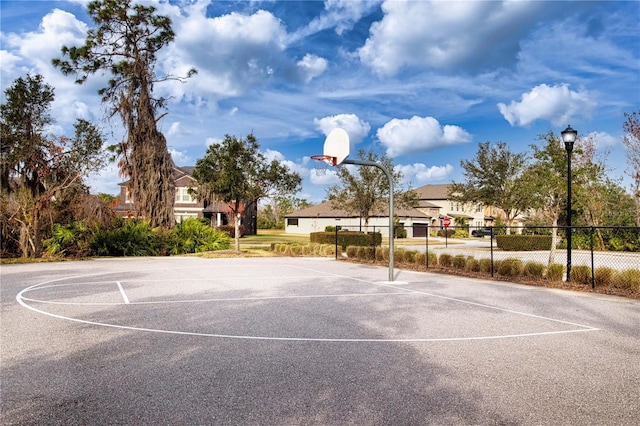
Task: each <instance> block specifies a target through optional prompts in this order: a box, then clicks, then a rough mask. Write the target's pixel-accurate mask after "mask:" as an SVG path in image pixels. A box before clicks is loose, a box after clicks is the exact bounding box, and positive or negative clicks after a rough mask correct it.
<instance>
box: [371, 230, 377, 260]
mask: <svg viewBox="0 0 640 426" xmlns="http://www.w3.org/2000/svg"><path fill="white" fill-rule="evenodd" d="M371 243H372V244H373V263H376V226H375V225H373V235H371Z"/></svg>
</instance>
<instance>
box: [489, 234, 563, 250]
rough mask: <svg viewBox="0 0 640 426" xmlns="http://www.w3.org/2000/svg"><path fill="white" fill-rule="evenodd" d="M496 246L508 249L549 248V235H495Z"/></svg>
mask: <svg viewBox="0 0 640 426" xmlns="http://www.w3.org/2000/svg"><path fill="white" fill-rule="evenodd" d="M495 239H496V244H497V245H498V248H500V249H502V250H505V251H509V250H517V251H527V250H549V249H550V248H551V241H552V240H551V235H497V236H496V237H495Z"/></svg>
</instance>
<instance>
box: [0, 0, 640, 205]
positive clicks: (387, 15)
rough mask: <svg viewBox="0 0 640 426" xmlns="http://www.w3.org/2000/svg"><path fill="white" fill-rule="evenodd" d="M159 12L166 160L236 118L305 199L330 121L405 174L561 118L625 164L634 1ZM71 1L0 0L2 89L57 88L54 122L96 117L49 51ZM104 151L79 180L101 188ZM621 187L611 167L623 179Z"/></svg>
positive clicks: (348, 1) (529, 133)
mask: <svg viewBox="0 0 640 426" xmlns="http://www.w3.org/2000/svg"><path fill="white" fill-rule="evenodd" d="M144 3H145V4H154V5H155V6H156V7H157V8H158V12H159V13H160V14H163V15H167V16H169V17H171V19H172V22H173V28H174V31H175V33H176V39H175V41H174V42H173V43H172V44H171V45H169V46H168V47H167V48H166V50H165V51H164V52H162V54H161V55H160V57H159V62H158V66H157V70H156V71H157V74H158V75H164V74H173V75H184V74H186V72H187V70H188V69H190V68H192V67H195V68H196V69H197V70H198V74H197V75H196V76H195V77H194V78H192V79H190V80H188V82H186V83H184V84H181V83H177V82H169V83H163V84H158V85H156V87H155V89H156V91H157V93H158V94H160V95H164V96H171V101H170V102H169V105H168V115H166V116H165V117H164V118H163V119H162V120H161V121H160V127H161V130H162V131H163V133H164V134H165V136H166V138H167V141H168V145H169V149H170V151H171V153H172V156H173V158H174V161H175V163H176V164H177V165H179V166H187V165H194V164H195V162H196V160H197V159H198V158H201V157H203V156H204V154H205V151H206V149H207V146H208V145H209V144H211V143H216V142H217V141H220V140H221V139H223V138H224V135H225V134H231V135H235V136H238V137H244V136H246V135H247V134H248V133H250V132H253V133H254V134H255V135H256V137H257V138H258V140H259V142H260V145H261V148H262V150H263V151H264V153H265V154H266V155H267V156H268V157H269V158H275V159H278V160H280V161H282V162H283V163H284V164H286V165H288V166H289V167H290V168H291V169H292V170H294V171H296V172H298V173H300V174H301V175H302V176H303V178H304V183H303V190H302V191H301V192H300V193H298V194H297V196H298V197H300V198H305V199H307V200H308V201H311V202H319V201H322V199H323V198H324V197H325V195H326V188H327V187H328V186H329V185H331V184H334V183H336V182H337V181H336V180H335V179H336V177H335V173H334V171H333V170H331V169H330V170H328V172H327V173H326V174H325V175H320V174H317V173H316V171H315V167H314V166H315V165H314V162H313V160H310V159H309V156H311V155H313V154H321V153H322V151H323V144H324V140H325V137H326V135H327V134H328V133H329V132H330V131H331V130H333V129H334V128H335V127H342V128H344V129H345V130H346V131H347V132H348V133H349V135H350V140H351V144H352V147H351V151H352V153H353V152H355V151H357V150H359V149H369V148H370V147H374V148H375V149H376V150H377V152H378V153H382V152H386V153H387V154H388V155H389V156H390V157H392V159H393V162H394V164H395V166H396V167H397V168H400V170H401V171H402V172H403V174H404V176H405V185H410V186H412V187H418V186H421V185H425V184H428V183H448V182H451V181H452V180H455V181H457V182H460V181H462V180H463V177H462V169H461V167H460V161H461V160H462V159H466V160H470V159H473V157H474V155H475V153H476V152H477V148H478V143H482V142H486V141H490V142H506V143H507V145H508V147H509V149H511V150H512V151H514V152H521V151H530V149H529V146H530V145H531V144H535V143H539V142H538V141H537V138H538V135H540V134H544V133H546V132H548V131H549V130H552V131H553V132H555V133H557V134H559V132H560V131H561V130H563V129H564V128H565V127H566V126H567V125H568V124H571V126H572V127H573V128H575V129H577V130H578V131H579V133H580V136H581V137H583V138H592V139H593V140H594V141H595V142H596V146H597V147H598V152H599V154H600V155H601V156H603V157H602V158H606V163H607V164H608V165H609V166H610V170H609V173H610V175H611V176H613V177H618V178H624V176H625V169H626V168H627V165H626V157H625V153H624V145H623V144H622V123H623V122H624V116H623V114H624V113H625V112H627V113H630V112H633V111H638V110H639V109H640V24H639V22H640V19H639V17H640V2H636V1H633V2H616V1H604V2H597V1H586V2H579V1H571V2H559V1H558V2H544V1H532V2H526V1H468V2H465V1H459V2H445V1H433V2H432V1H410V2H406V1H400V0H394V1H366V2H360V1H353V0H326V1H324V2H322V1H320V2H315V1H176V2H174V1H172V2H164V1H163V2H158V1H145V2H144ZM85 5H86V2H81V1H5V0H3V1H2V2H0V8H1V10H0V12H1V37H0V40H1V49H0V64H1V86H2V102H4V101H5V100H4V91H5V90H6V88H7V87H8V86H9V85H10V84H11V83H12V82H13V81H14V80H15V79H16V78H18V77H20V76H25V75H26V74H27V73H33V74H35V73H39V74H42V75H43V76H44V77H45V81H46V82H47V83H48V84H50V85H52V86H53V87H54V88H55V89H56V100H55V102H54V104H53V106H52V115H53V116H54V117H55V118H56V119H57V123H56V125H55V126H54V127H53V128H52V132H54V133H56V132H57V133H64V134H69V135H70V134H71V130H70V129H71V126H72V124H73V122H74V121H75V119H76V118H78V117H82V118H85V119H89V120H92V121H95V122H98V123H100V124H101V125H102V126H103V128H104V133H105V136H106V137H107V139H108V142H109V143H114V142H116V141H118V140H120V139H121V137H122V132H121V130H120V125H119V123H118V121H117V120H113V119H112V121H111V122H109V121H106V120H105V119H104V114H103V111H104V109H103V107H101V105H100V100H99V97H98V95H97V93H96V92H97V90H98V89H99V88H100V87H103V85H104V83H105V78H106V77H104V76H95V77H94V78H92V79H90V80H89V82H88V83H87V84H85V85H83V86H79V85H76V84H74V83H73V78H71V77H65V76H63V75H62V74H61V73H60V72H59V71H58V70H56V69H54V68H53V67H52V66H51V59H52V58H54V57H59V56H60V47H61V46H62V45H67V46H73V45H81V44H82V43H83V42H84V40H85V34H86V31H87V29H88V28H90V27H91V25H92V23H91V21H90V19H89V18H88V16H87V14H86V8H85ZM120 180H121V179H120V178H119V177H118V174H117V170H116V168H115V166H113V165H112V166H110V167H109V168H107V169H105V170H104V171H102V172H101V173H100V175H99V176H94V177H92V179H91V180H90V182H91V185H92V189H93V190H94V191H95V192H106V193H111V194H116V193H117V192H118V186H117V183H118V182H119V181H120ZM623 185H625V186H628V179H626V180H625V181H624V182H623Z"/></svg>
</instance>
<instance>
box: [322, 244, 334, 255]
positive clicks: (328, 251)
mask: <svg viewBox="0 0 640 426" xmlns="http://www.w3.org/2000/svg"><path fill="white" fill-rule="evenodd" d="M320 248H321V253H322V255H323V256H335V255H336V246H335V245H333V244H321V245H320Z"/></svg>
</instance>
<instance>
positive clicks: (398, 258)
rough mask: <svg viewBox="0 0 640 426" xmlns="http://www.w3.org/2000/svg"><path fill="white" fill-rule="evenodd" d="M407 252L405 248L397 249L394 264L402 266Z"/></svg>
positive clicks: (394, 254) (394, 253)
mask: <svg viewBox="0 0 640 426" xmlns="http://www.w3.org/2000/svg"><path fill="white" fill-rule="evenodd" d="M406 252H407V251H406V250H405V249H403V248H397V249H395V250H394V251H393V263H394V264H400V263H403V262H404V256H405V253H406Z"/></svg>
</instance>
